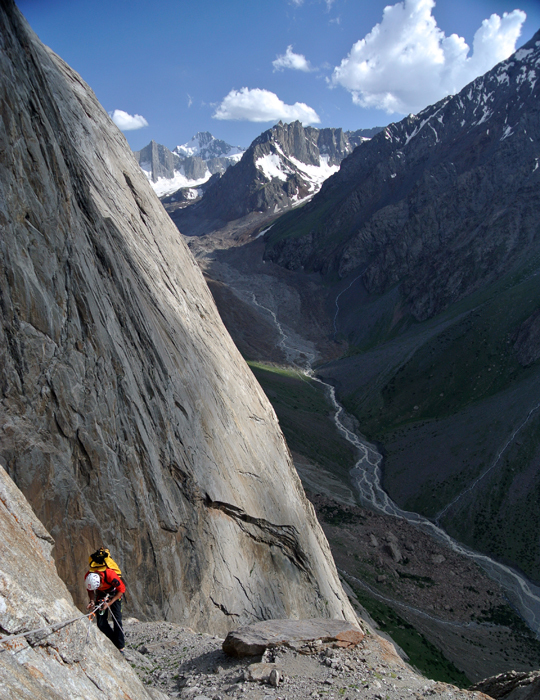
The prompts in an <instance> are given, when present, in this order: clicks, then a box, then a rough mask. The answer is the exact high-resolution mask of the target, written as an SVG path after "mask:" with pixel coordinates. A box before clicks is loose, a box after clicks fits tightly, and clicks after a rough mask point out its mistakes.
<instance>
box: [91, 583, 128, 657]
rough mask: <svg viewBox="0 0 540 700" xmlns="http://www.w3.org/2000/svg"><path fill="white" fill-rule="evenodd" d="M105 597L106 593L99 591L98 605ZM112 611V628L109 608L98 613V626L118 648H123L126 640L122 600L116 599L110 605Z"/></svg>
mask: <svg viewBox="0 0 540 700" xmlns="http://www.w3.org/2000/svg"><path fill="white" fill-rule="evenodd" d="M104 597H105V595H104V594H101V592H100V591H97V596H96V599H97V604H98V605H99V603H101V601H102V600H103V598H104ZM110 611H111V613H112V615H111V617H112V623H113V626H112V628H111V626H110V624H109V609H106V610H99V611H98V612H97V613H96V619H97V626H98V627H99V629H100V630H101V631H102V632H103V634H105V635H107V637H108V638H109V639H110V640H111V642H112V643H113V644H114V646H115V647H116V648H117V649H123V648H124V646H125V641H124V630H123V629H122V601H121V600H115V601H114V603H113V604H112V605H111V607H110Z"/></svg>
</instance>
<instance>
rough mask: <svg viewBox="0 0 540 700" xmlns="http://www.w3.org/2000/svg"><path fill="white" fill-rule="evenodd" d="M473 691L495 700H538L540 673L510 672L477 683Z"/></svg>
mask: <svg viewBox="0 0 540 700" xmlns="http://www.w3.org/2000/svg"><path fill="white" fill-rule="evenodd" d="M472 690H479V691H481V692H483V693H486V695H488V696H489V697H490V698H493V699H494V700H536V698H538V697H540V671H533V672H532V673H519V672H516V671H508V672H507V673H500V674H499V675H498V676H493V677H492V678H486V680H484V681H481V682H480V683H476V684H475V685H474V686H473V687H472Z"/></svg>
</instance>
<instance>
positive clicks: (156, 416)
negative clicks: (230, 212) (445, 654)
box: [0, 1, 355, 631]
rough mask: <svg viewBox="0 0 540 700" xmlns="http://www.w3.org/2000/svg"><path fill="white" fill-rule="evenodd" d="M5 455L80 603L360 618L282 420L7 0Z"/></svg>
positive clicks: (60, 72) (3, 70)
mask: <svg viewBox="0 0 540 700" xmlns="http://www.w3.org/2000/svg"><path fill="white" fill-rule="evenodd" d="M0 75H1V76H2V79H1V82H0V102H1V104H2V123H1V126H0V153H1V158H0V229H1V235H0V313H1V316H0V457H1V458H2V459H3V461H4V463H5V465H6V469H7V471H8V473H9V474H10V475H11V476H12V478H13V479H14V480H15V482H16V483H17V485H18V486H19V487H20V488H21V490H22V491H23V493H24V494H25V496H26V497H27V498H28V500H29V502H30V503H31V505H32V507H33V508H34V510H35V512H36V514H37V516H38V517H39V518H40V520H41V521H42V522H43V523H44V524H45V526H46V527H47V529H48V530H49V532H50V533H51V534H52V536H53V537H54V539H55V542H56V547H55V551H54V553H55V560H56V564H57V568H58V571H59V574H60V576H61V578H62V579H63V580H64V581H65V582H66V584H67V587H68V589H69V590H70V592H71V593H72V594H73V595H74V597H75V599H76V600H78V601H80V602H82V601H83V600H84V596H85V593H84V590H83V581H82V576H83V574H84V572H85V569H86V564H87V557H88V554H89V552H91V551H93V550H94V549H95V548H96V547H97V546H98V545H101V544H105V545H106V546H109V547H110V548H111V551H112V554H113V557H114V559H115V560H116V561H117V562H118V563H119V564H120V566H121V568H122V569H123V571H124V574H125V577H126V582H127V586H128V591H129V595H128V604H129V607H130V608H131V610H132V611H133V612H135V613H136V614H137V615H138V616H142V617H144V616H148V617H153V618H156V617H157V618H166V619H169V620H176V621H180V622H183V621H185V622H187V623H189V625H190V626H192V627H197V628H198V629H208V630H213V631H219V630H223V631H225V630H227V629H230V628H231V627H233V626H237V625H238V624H244V623H247V622H250V621H253V620H257V619H264V618H269V617H274V618H275V617H289V616H290V617H309V616H319V617H320V616H323V617H326V616H328V617H337V618H346V619H350V620H353V619H355V617H354V613H353V611H352V609H351V608H350V606H349V602H348V600H347V598H346V596H345V594H344V593H343V591H342V589H341V586H340V583H339V579H338V577H337V573H336V571H335V567H334V564H333V562H332V559H331V555H330V552H329V548H328V545H327V542H326V539H325V537H324V535H323V533H322V530H321V529H320V527H319V525H318V523H317V521H316V518H315V515H314V511H313V509H312V507H311V505H310V504H309V503H308V501H307V500H306V498H305V495H304V492H303V490H302V487H301V484H300V481H299V479H298V476H297V474H296V472H295V470H294V468H293V466H292V462H291V458H290V455H289V453H288V450H287V447H286V444H285V441H284V439H283V436H282V433H281V431H280V429H279V426H278V423H277V421H276V418H275V414H274V411H273V409H272V408H271V406H270V404H269V403H268V401H267V400H266V397H265V396H264V394H263V392H262V390H261V389H260V387H259V386H258V384H257V382H256V381H255V379H254V377H253V376H252V374H251V372H250V371H249V369H248V368H247V366H246V364H245V362H244V361H243V359H242V357H241V356H240V354H239V353H238V352H237V350H236V348H235V347H234V345H233V343H232V341H231V339H230V337H229V336H228V334H227V332H226V331H225V329H224V327H223V325H222V323H221V320H220V319H219V316H218V313H217V311H216V308H215V306H214V303H213V301H212V298H211V295H210V293H209V291H208V288H207V287H206V285H205V283H204V280H203V277H202V274H201V272H200V270H199V269H198V267H197V265H196V264H195V262H194V260H193V258H192V257H191V255H190V254H189V251H188V250H187V247H186V246H185V244H184V242H183V240H182V237H181V236H180V234H179V233H178V231H177V229H176V228H175V226H174V225H173V224H172V223H171V221H170V219H169V217H168V216H167V214H166V213H165V211H164V210H163V208H162V206H161V204H160V202H159V200H158V199H157V197H156V196H155V195H154V193H153V192H152V190H151V188H150V185H149V183H148V182H147V180H146V178H145V176H144V174H143V173H142V172H141V170H140V168H139V166H138V164H137V162H136V161H135V159H134V158H133V156H132V155H131V152H130V150H129V147H128V145H127V142H126V141H125V139H124V137H123V135H122V134H121V133H120V131H119V130H118V129H117V128H116V127H115V126H114V125H113V124H112V122H111V120H110V119H109V117H108V115H107V114H106V112H105V111H104V110H103V109H102V108H101V106H100V105H99V103H98V102H97V100H96V98H95V96H94V95H93V93H92V92H91V90H90V89H89V88H88V86H86V85H85V84H84V83H83V82H82V80H81V79H80V77H79V76H78V75H77V74H76V73H74V72H73V71H72V70H71V69H70V68H69V67H68V66H67V65H66V64H65V63H64V62H63V61H62V60H61V59H59V58H58V57H57V56H55V55H54V54H53V53H52V52H51V51H50V50H48V49H47V48H45V47H44V46H43V45H42V44H41V43H40V42H39V40H38V39H37V37H36V36H35V35H34V34H33V32H32V31H31V30H30V28H29V27H28V25H27V24H26V22H25V21H24V19H23V18H22V17H21V15H20V13H19V12H18V10H17V9H16V7H15V5H14V3H13V2H11V1H6V2H2V4H1V6H0Z"/></svg>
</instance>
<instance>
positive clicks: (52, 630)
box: [0, 601, 105, 653]
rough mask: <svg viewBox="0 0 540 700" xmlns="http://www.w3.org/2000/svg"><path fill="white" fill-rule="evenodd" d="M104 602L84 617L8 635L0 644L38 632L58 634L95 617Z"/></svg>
mask: <svg viewBox="0 0 540 700" xmlns="http://www.w3.org/2000/svg"><path fill="white" fill-rule="evenodd" d="M104 602H105V601H102V602H101V603H100V604H99V605H98V606H97V608H94V610H92V612H90V613H87V614H86V615H79V616H78V617H73V618H72V619H71V620H66V621H65V622H57V623H56V624H54V625H48V626H47V627H39V628H38V629H35V630H28V632H21V633H20V634H13V635H8V636H7V637H0V644H3V643H5V642H11V641H13V640H14V639H20V638H21V637H27V636H28V635H29V634H37V633H38V632H48V635H46V636H49V635H50V634H54V633H55V632H58V631H59V630H61V629H63V628H64V627H67V626H68V625H72V624H73V623H74V622H77V621H78V620H83V619H84V618H85V617H87V618H89V619H92V618H93V617H94V616H95V614H96V611H98V610H99V608H101V606H102V605H103V603H104ZM5 650H6V648H5V647H4V649H0V653H1V652H2V651H5Z"/></svg>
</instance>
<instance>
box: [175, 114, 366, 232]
mask: <svg viewBox="0 0 540 700" xmlns="http://www.w3.org/2000/svg"><path fill="white" fill-rule="evenodd" d="M376 130H377V129H376V128H375V129H370V130H367V133H370V134H372V133H373V131H376ZM363 134H364V131H363V130H358V131H355V132H344V131H343V130H342V129H333V128H325V129H316V128H315V127H311V126H307V127H304V126H303V125H302V124H301V123H300V122H299V121H296V122H291V123H290V124H284V123H283V122H279V123H278V124H276V125H275V126H273V127H272V128H271V129H268V130H267V131H265V132H263V133H262V134H261V135H260V136H258V137H257V138H256V139H255V140H254V141H253V142H252V143H251V145H250V146H249V148H248V149H247V150H246V151H245V152H244V154H243V155H242V158H241V160H240V161H239V162H238V163H237V164H236V165H235V166H234V168H232V169H229V170H227V172H226V173H224V174H223V175H222V177H220V178H219V179H216V181H215V182H213V183H212V184H211V186H209V187H208V189H207V190H206V191H205V193H204V195H203V197H202V199H200V200H199V201H197V202H196V203H195V204H193V205H192V206H190V207H189V208H185V209H181V210H175V209H168V211H169V213H170V215H171V218H172V219H173V221H174V222H175V224H176V225H177V227H178V228H179V230H180V231H181V232H182V233H183V234H184V235H187V236H192V235H203V234H204V233H207V232H209V231H211V230H215V229H216V228H220V227H224V226H226V225H227V224H229V223H231V222H234V221H236V220H241V219H243V218H245V217H248V216H250V215H253V214H263V215H264V216H265V217H268V216H275V215H277V214H278V213H279V212H282V211H284V210H286V209H288V208H290V207H294V206H296V205H298V204H300V203H301V202H302V201H304V200H306V199H307V198H310V197H312V196H313V195H314V194H315V193H316V192H317V191H318V190H319V188H320V187H321V185H322V183H323V182H324V180H326V178H328V177H329V176H330V175H331V174H332V172H335V171H337V170H338V168H339V164H340V163H341V161H342V160H343V158H344V157H345V156H346V155H347V154H348V153H350V152H351V151H352V150H353V148H354V147H355V146H356V145H357V144H358V143H361V142H362V141H364V140H366V139H367V138H368V137H366V136H364V135H363Z"/></svg>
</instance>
